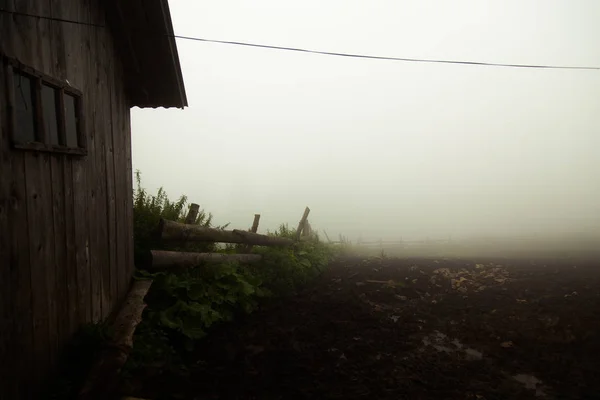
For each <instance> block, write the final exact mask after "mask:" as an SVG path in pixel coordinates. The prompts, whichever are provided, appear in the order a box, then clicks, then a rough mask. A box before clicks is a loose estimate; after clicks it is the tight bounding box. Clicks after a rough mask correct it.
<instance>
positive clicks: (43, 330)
mask: <svg viewBox="0 0 600 400" xmlns="http://www.w3.org/2000/svg"><path fill="white" fill-rule="evenodd" d="M49 168H50V163H49V160H48V156H47V155H46V156H44V155H42V154H38V153H26V154H25V176H26V180H25V181H26V190H27V217H28V221H27V223H28V225H29V227H30V229H29V249H30V262H31V290H32V293H31V297H32V310H33V332H34V336H33V349H34V356H35V363H34V365H31V368H32V371H31V375H32V376H33V377H34V381H35V382H37V383H39V382H41V380H42V379H43V378H44V376H45V373H46V371H47V370H48V368H49V367H50V359H51V354H50V353H51V352H50V348H51V347H52V346H51V342H50V336H51V333H50V304H49V295H50V291H49V289H48V288H49V286H50V284H51V283H52V284H53V283H54V282H53V281H52V282H48V278H49V275H50V274H49V273H47V271H48V269H51V268H53V259H54V257H53V253H54V243H53V241H52V238H53V234H54V233H53V224H52V220H51V218H52V210H51V207H50V205H51V204H52V198H51V195H52V193H51V188H50V187H48V185H47V184H46V183H45V181H46V182H47V181H49V179H50V177H49V176H47V174H46V173H45V172H46V171H47V170H48V169H49ZM48 216H50V220H49V219H48ZM53 328H55V327H54V326H53Z"/></svg>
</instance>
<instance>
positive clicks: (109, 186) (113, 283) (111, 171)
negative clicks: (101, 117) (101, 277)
mask: <svg viewBox="0 0 600 400" xmlns="http://www.w3.org/2000/svg"><path fill="white" fill-rule="evenodd" d="M109 81H110V84H109V95H110V101H109V102H108V103H107V104H108V105H109V107H110V114H109V115H110V121H111V123H110V131H109V132H108V136H107V137H106V141H105V142H104V146H105V152H106V157H105V161H106V166H105V168H106V199H107V203H106V223H107V235H106V239H107V242H108V243H107V245H108V249H107V253H108V267H109V271H108V274H109V280H110V281H109V284H108V288H109V290H110V298H111V303H112V304H111V306H112V307H114V306H115V304H116V303H117V301H118V299H119V284H118V282H119V280H118V264H117V226H118V224H117V215H116V209H115V208H116V204H115V202H116V199H115V191H116V188H115V164H114V163H115V161H114V158H115V152H114V144H113V136H114V130H115V124H114V114H113V97H114V94H113V92H114V90H115V88H114V75H113V76H109ZM105 290H106V287H105Z"/></svg>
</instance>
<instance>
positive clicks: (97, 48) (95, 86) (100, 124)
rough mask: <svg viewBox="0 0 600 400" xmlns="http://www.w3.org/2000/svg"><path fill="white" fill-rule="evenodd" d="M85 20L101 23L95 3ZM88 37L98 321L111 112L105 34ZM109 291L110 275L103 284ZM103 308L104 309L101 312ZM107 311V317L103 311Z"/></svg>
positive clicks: (95, 317)
mask: <svg viewBox="0 0 600 400" xmlns="http://www.w3.org/2000/svg"><path fill="white" fill-rule="evenodd" d="M88 21H90V22H91V23H94V24H101V23H103V21H102V17H101V15H100V13H99V10H98V7H97V5H96V3H95V2H93V3H92V4H91V6H90V7H89V18H88ZM88 33H89V37H90V44H91V45H90V54H91V59H92V60H94V61H95V62H91V63H90V64H89V65H88V76H87V83H88V87H87V98H88V113H87V115H88V121H87V124H88V126H89V127H90V135H89V136H88V137H89V141H88V146H89V147H88V149H89V150H88V154H89V156H88V162H89V164H88V170H87V173H88V182H89V185H90V190H89V192H88V195H89V196H90V198H89V207H90V212H89V213H88V216H89V223H90V271H91V272H90V273H91V284H92V287H91V294H92V321H93V322H99V321H101V320H102V319H103V318H104V317H105V316H106V315H108V314H109V312H110V304H109V303H110V300H109V295H108V293H106V292H105V290H104V284H105V278H104V270H107V271H108V273H110V266H109V265H108V262H109V261H108V254H107V251H106V250H107V239H106V238H107V236H108V228H107V219H106V218H105V215H106V208H107V197H106V159H105V157H106V153H105V148H104V142H105V137H106V135H107V132H108V127H107V125H106V120H107V119H108V118H109V116H110V113H107V112H106V109H107V107H109V105H107V104H106V103H108V102H109V101H110V99H109V97H108V96H109V95H108V90H107V84H108V82H107V78H106V68H110V64H111V59H110V58H107V54H106V45H107V44H106V40H108V39H107V36H108V34H107V32H106V31H105V30H99V29H88ZM106 286H107V288H106V289H107V290H110V276H108V282H106ZM103 308H105V309H106V310H103ZM104 311H106V314H105V312H104Z"/></svg>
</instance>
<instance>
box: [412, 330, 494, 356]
mask: <svg viewBox="0 0 600 400" xmlns="http://www.w3.org/2000/svg"><path fill="white" fill-rule="evenodd" d="M421 341H422V342H423V345H424V346H425V347H433V348H434V349H436V350H437V351H440V352H444V353H455V352H461V353H464V355H465V357H466V358H467V359H468V360H481V359H482V358H483V353H482V352H480V351H478V350H475V349H472V348H470V347H465V346H464V345H463V344H462V343H461V342H460V341H459V340H458V339H452V340H450V338H448V335H446V334H444V333H442V332H439V331H434V332H433V333H432V334H430V335H429V336H425V337H424V338H423V339H421Z"/></svg>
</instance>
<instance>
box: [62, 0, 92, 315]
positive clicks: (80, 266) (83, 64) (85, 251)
mask: <svg viewBox="0 0 600 400" xmlns="http://www.w3.org/2000/svg"><path fill="white" fill-rule="evenodd" d="M71 6H72V7H74V8H75V9H76V15H73V16H72V17H73V18H75V19H77V20H78V21H88V19H89V5H88V3H87V1H81V2H77V3H71ZM73 13H74V14H75V11H73ZM71 31H72V33H73V38H74V39H73V41H74V43H73V49H72V51H71V53H70V54H68V56H67V59H68V61H67V68H73V70H72V76H73V79H74V82H75V84H76V85H77V86H78V89H79V90H81V92H82V93H83V96H84V99H83V100H84V101H83V115H82V118H83V119H84V120H85V123H84V130H83V132H82V133H83V136H85V138H86V139H85V140H86V142H87V141H89V136H90V131H91V129H92V125H90V124H89V123H88V121H87V117H88V114H89V105H90V104H93V102H94V97H93V94H92V97H90V93H89V91H88V76H89V75H88V73H89V69H90V68H89V66H90V64H92V60H91V59H90V51H89V48H90V46H91V41H90V35H89V32H90V29H89V27H87V26H84V25H74V26H72V27H71ZM67 72H69V69H67ZM69 76H71V74H69ZM88 157H89V156H88ZM88 157H86V158H82V159H73V160H72V164H73V165H72V167H73V203H74V205H75V208H74V220H75V260H76V265H77V298H78V301H79V310H78V311H79V316H78V322H79V324H84V323H89V322H91V321H92V296H91V275H90V259H89V255H90V252H89V219H88V214H89V204H88V203H89V196H88V191H89V190H90V188H89V182H88V178H87V169H88V168H89V164H90V160H89V159H88Z"/></svg>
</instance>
